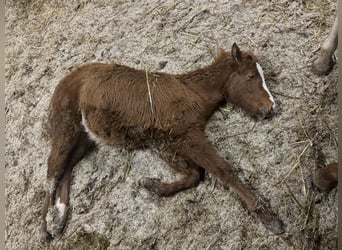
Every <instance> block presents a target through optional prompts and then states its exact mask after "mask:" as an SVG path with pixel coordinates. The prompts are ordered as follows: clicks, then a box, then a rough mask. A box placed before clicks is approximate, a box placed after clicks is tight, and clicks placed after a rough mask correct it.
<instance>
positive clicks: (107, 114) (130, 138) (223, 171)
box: [41, 44, 283, 241]
mask: <svg viewBox="0 0 342 250" xmlns="http://www.w3.org/2000/svg"><path fill="white" fill-rule="evenodd" d="M227 100H228V101H230V102H232V103H233V104H234V105H236V106H238V107H241V108H242V109H244V110H245V111H246V112H247V113H249V114H250V115H252V116H253V117H255V118H257V119H263V118H265V117H268V116H271V115H272V114H273V110H272V102H271V101H270V99H269V97H268V94H267V93H266V92H265V90H264V89H263V88H262V82H261V79H260V76H259V75H258V71H257V69H256V57H255V56H254V55H253V54H252V53H250V52H241V51H240V49H239V48H238V47H237V45H236V44H234V45H233V46H232V51H231V53H229V52H225V51H223V50H221V51H220V53H219V55H218V56H217V58H216V59H215V60H214V62H213V63H212V64H211V65H208V66H207V67H204V68H202V69H197V70H194V71H191V72H188V73H185V74H176V75H172V74H166V73H153V72H146V71H143V70H136V69H132V68H129V67H126V66H122V65H119V64H103V63H92V64H87V65H84V66H81V67H79V68H78V69H76V70H75V71H73V72H71V73H70V74H69V75H67V76H66V77H65V78H63V79H62V81H61V82H60V83H59V85H58V86H57V87H56V90H55V92H54V95H53V97H52V99H51V105H50V116H49V124H50V129H49V132H50V135H51V138H52V149H51V153H50V156H49V159H48V171H47V179H48V182H47V184H48V186H47V192H46V200H45V204H44V207H43V209H42V226H41V238H42V240H44V241H50V240H52V236H51V234H50V233H49V232H48V231H47V223H46V215H47V212H48V209H49V206H51V205H53V204H55V202H56V200H57V199H56V197H58V199H59V201H60V202H62V203H63V204H66V205H68V203H69V186H70V180H71V172H72V168H73V167H74V166H75V165H76V164H77V162H78V161H79V160H81V159H82V157H83V156H84V155H85V154H86V153H87V152H89V151H90V150H91V149H92V148H93V147H94V144H95V143H94V142H93V141H92V140H91V139H90V137H88V134H87V128H86V127H88V129H89V130H90V131H91V133H92V134H94V135H95V136H96V138H98V139H99V140H100V141H102V142H104V143H107V144H110V145H113V146H120V147H125V148H130V149H133V148H144V147H154V148H157V149H159V151H160V156H161V157H162V159H164V160H165V161H166V162H167V163H168V164H169V165H170V166H171V167H172V168H174V169H175V170H176V171H178V172H180V173H182V174H183V178H181V179H180V180H178V181H175V182H173V183H163V182H159V181H157V180H153V179H149V178H147V179H145V180H144V181H143V182H142V184H143V185H144V187H145V188H147V189H149V190H150V191H152V192H155V193H156V194H158V195H159V196H168V195H172V194H174V193H176V192H178V191H181V190H184V189H186V188H190V187H195V186H197V185H198V183H199V182H200V180H201V170H202V169H203V168H204V169H205V170H207V171H209V172H210V173H211V174H213V175H215V176H216V177H218V178H219V179H220V180H221V181H222V183H223V184H224V185H225V186H226V187H231V188H233V189H234V190H235V191H236V192H237V193H238V194H239V195H240V197H241V199H242V201H243V202H244V203H245V204H246V205H247V207H248V208H249V209H250V210H251V211H253V212H255V214H256V215H257V217H258V218H259V219H260V220H261V222H262V223H263V224H264V225H265V227H267V228H268V229H270V230H271V231H272V232H274V233H282V232H283V224H282V222H281V221H279V220H278V219H277V217H276V215H275V214H274V213H273V212H272V211H270V210H269V209H268V208H267V206H265V204H264V202H263V201H262V199H261V198H260V197H259V196H257V195H256V194H255V193H254V192H252V191H251V189H250V188H249V187H248V186H246V185H245V184H243V183H242V182H241V181H240V180H239V178H238V177H237V175H236V174H235V172H234V170H233V168H232V167H231V166H230V165H229V163H228V162H226V161H225V160H224V159H223V158H222V157H220V156H219V155H218V153H217V151H216V149H215V148H214V146H213V145H212V144H211V142H210V141H209V140H208V139H207V137H206V135H205V133H204V130H205V126H206V123H207V120H208V119H209V117H210V116H211V115H212V113H213V112H214V111H215V110H216V109H217V108H218V107H219V106H220V105H222V104H223V103H224V102H226V101H227ZM82 117H83V119H84V120H85V121H84V122H85V124H86V127H84V126H83V125H81V124H82ZM65 216H66V215H65ZM59 220H60V224H61V225H60V228H63V226H64V222H65V217H63V218H59Z"/></svg>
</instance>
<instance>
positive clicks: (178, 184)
mask: <svg viewBox="0 0 342 250" xmlns="http://www.w3.org/2000/svg"><path fill="white" fill-rule="evenodd" d="M160 157H161V158H162V159H163V160H164V161H165V162H166V163H168V165H169V166H170V167H172V168H173V169H174V170H176V171H177V172H179V173H181V174H182V175H183V177H182V178H181V179H179V180H177V181H175V182H171V183H165V182H160V181H159V180H156V179H151V178H145V179H143V181H142V182H143V183H142V184H143V186H144V187H145V188H146V189H148V190H150V191H151V192H154V193H156V194H157V195H158V196H170V195H173V194H175V193H177V192H179V191H182V190H184V189H188V188H191V187H196V186H197V185H198V184H199V182H200V181H201V179H202V178H201V177H202V175H201V168H200V167H198V166H197V165H195V164H194V163H193V162H187V161H185V160H184V159H183V158H181V157H179V156H177V155H176V154H175V153H170V152H163V153H160ZM202 170H203V169H202Z"/></svg>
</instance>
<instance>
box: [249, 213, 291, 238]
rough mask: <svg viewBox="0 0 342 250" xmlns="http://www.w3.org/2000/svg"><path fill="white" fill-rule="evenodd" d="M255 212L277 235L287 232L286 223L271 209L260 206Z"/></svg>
mask: <svg viewBox="0 0 342 250" xmlns="http://www.w3.org/2000/svg"><path fill="white" fill-rule="evenodd" d="M254 212H255V213H256V216H257V217H258V219H259V220H260V221H261V223H262V224H263V225H264V227H265V228H266V229H267V230H269V231H270V232H272V233H274V234H276V235H278V234H282V233H285V225H284V223H283V222H282V221H281V220H280V219H278V217H277V215H276V214H275V213H273V212H272V211H271V210H270V209H268V208H266V207H264V206H260V207H258V208H257V209H256V210H254Z"/></svg>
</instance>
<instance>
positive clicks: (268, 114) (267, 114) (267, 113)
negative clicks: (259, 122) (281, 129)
mask: <svg viewBox="0 0 342 250" xmlns="http://www.w3.org/2000/svg"><path fill="white" fill-rule="evenodd" d="M259 111H260V113H261V114H262V115H261V116H262V119H270V118H272V117H273V116H274V115H275V113H276V110H275V108H274V107H271V109H266V108H264V107H262V108H260V109H259Z"/></svg>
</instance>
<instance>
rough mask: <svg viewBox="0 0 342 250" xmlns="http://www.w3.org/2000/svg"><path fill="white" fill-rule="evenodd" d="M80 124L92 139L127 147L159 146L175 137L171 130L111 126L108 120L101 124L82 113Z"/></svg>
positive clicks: (170, 141)
mask: <svg viewBox="0 0 342 250" xmlns="http://www.w3.org/2000/svg"><path fill="white" fill-rule="evenodd" d="M92 123H93V124H92ZM81 125H82V127H83V130H84V132H86V133H87V134H88V136H89V138H90V139H91V140H92V141H95V142H96V143H99V144H101V143H103V144H108V145H111V146H115V147H122V148H127V149H143V148H150V147H159V146H161V145H165V144H170V143H172V142H173V141H174V140H175V138H176V136H175V135H173V134H172V131H171V130H170V131H169V130H166V131H161V130H157V129H152V128H143V127H136V126H132V127H130V126H120V127H115V126H111V124H110V122H107V123H106V126H103V125H104V124H99V123H96V122H95V121H93V120H91V121H88V120H87V117H85V116H84V115H83V114H82V121H81Z"/></svg>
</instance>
